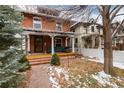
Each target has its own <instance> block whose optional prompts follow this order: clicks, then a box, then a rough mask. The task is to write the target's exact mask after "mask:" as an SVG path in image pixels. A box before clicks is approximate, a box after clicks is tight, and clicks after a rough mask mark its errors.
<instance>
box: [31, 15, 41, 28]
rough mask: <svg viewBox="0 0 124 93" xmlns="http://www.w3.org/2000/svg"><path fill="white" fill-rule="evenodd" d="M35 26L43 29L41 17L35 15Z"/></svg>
mask: <svg viewBox="0 0 124 93" xmlns="http://www.w3.org/2000/svg"><path fill="white" fill-rule="evenodd" d="M33 28H34V29H37V30H41V29H42V22H41V19H40V18H39V17H33Z"/></svg>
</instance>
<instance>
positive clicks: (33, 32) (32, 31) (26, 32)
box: [22, 28, 74, 37]
mask: <svg viewBox="0 0 124 93" xmlns="http://www.w3.org/2000/svg"><path fill="white" fill-rule="evenodd" d="M23 30H24V32H23V33H22V34H23V35H29V34H30V35H48V36H50V35H56V36H70V37H71V36H72V37H73V36H74V33H73V32H57V31H48V30H35V29H29V28H28V29H27V28H23Z"/></svg>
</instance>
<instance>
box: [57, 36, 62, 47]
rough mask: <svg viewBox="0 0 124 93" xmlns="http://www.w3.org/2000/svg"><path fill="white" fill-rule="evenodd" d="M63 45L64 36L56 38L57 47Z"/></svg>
mask: <svg viewBox="0 0 124 93" xmlns="http://www.w3.org/2000/svg"><path fill="white" fill-rule="evenodd" d="M61 46H62V38H55V47H61Z"/></svg>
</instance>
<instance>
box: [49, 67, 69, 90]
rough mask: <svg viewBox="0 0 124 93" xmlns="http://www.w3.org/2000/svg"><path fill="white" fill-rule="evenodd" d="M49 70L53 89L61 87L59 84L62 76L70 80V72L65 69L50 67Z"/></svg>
mask: <svg viewBox="0 0 124 93" xmlns="http://www.w3.org/2000/svg"><path fill="white" fill-rule="evenodd" d="M48 70H49V73H48V74H49V81H50V82H51V84H52V87H53V88H60V87H61V85H60V84H59V78H60V77H61V74H63V75H64V78H65V80H66V81H68V80H69V75H68V71H66V70H65V69H64V68H61V67H55V66H50V67H48ZM57 76H58V77H57Z"/></svg>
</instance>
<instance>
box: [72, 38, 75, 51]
mask: <svg viewBox="0 0 124 93" xmlns="http://www.w3.org/2000/svg"><path fill="white" fill-rule="evenodd" d="M74 45H75V44H74V37H72V52H73V53H74V52H75V48H74Z"/></svg>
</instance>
